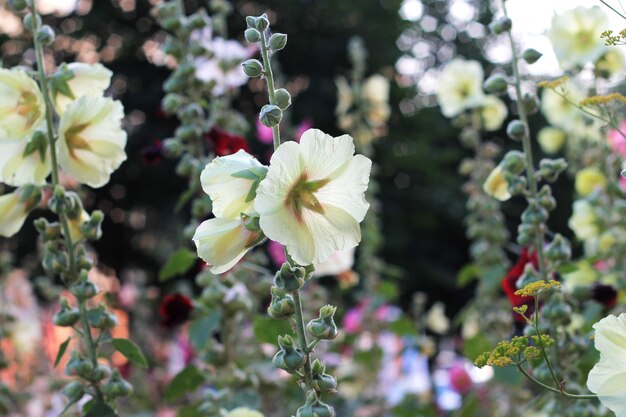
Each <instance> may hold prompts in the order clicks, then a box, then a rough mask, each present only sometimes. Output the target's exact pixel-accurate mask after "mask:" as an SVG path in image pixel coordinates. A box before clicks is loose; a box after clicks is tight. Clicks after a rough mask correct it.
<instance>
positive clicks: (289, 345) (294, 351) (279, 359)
mask: <svg viewBox="0 0 626 417" xmlns="http://www.w3.org/2000/svg"><path fill="white" fill-rule="evenodd" d="M278 345H279V346H280V350H279V351H278V352H277V353H276V355H274V358H273V359H272V363H273V364H274V366H276V367H277V368H280V369H283V370H285V371H287V372H289V373H294V372H295V371H297V370H298V369H300V368H301V367H302V366H303V365H304V364H305V362H306V354H305V353H304V351H303V350H302V349H300V348H299V347H296V346H295V345H294V340H293V338H292V337H291V336H289V335H287V336H278Z"/></svg>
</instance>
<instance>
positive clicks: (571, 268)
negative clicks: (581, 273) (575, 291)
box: [557, 264, 578, 275]
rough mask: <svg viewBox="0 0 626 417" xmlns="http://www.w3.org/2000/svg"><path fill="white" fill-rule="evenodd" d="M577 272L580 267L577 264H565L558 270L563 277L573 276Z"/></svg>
mask: <svg viewBox="0 0 626 417" xmlns="http://www.w3.org/2000/svg"><path fill="white" fill-rule="evenodd" d="M577 270H578V266H577V265H576V264H565V265H561V266H560V267H558V268H557V272H558V273H559V274H561V275H565V274H571V273H572V272H575V271H577Z"/></svg>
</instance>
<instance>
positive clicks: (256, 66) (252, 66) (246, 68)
mask: <svg viewBox="0 0 626 417" xmlns="http://www.w3.org/2000/svg"><path fill="white" fill-rule="evenodd" d="M248 30H250V29H248ZM253 30H254V29H253ZM241 66H242V67H243V72H245V73H246V75H247V76H248V77H251V78H256V77H260V76H261V75H263V71H264V70H263V64H261V61H259V60H258V59H249V60H247V61H245V62H244V63H243V64H241Z"/></svg>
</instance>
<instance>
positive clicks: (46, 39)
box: [35, 25, 55, 46]
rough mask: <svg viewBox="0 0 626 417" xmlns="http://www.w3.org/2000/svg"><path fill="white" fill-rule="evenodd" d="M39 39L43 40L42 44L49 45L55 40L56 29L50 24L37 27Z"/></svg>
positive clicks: (39, 40)
mask: <svg viewBox="0 0 626 417" xmlns="http://www.w3.org/2000/svg"><path fill="white" fill-rule="evenodd" d="M35 36H36V37H37V41H38V42H41V44H42V45H44V46H47V45H50V44H51V43H52V42H54V36H55V35H54V30H53V29H52V28H51V27H50V26H48V25H43V26H41V27H40V28H39V29H37V34H36V35H35Z"/></svg>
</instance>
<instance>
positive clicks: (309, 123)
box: [295, 117, 313, 142]
mask: <svg viewBox="0 0 626 417" xmlns="http://www.w3.org/2000/svg"><path fill="white" fill-rule="evenodd" d="M311 128H313V120H312V119H310V118H308V117H307V118H306V119H304V120H303V121H301V122H300V124H299V125H298V127H296V132H295V135H296V141H297V142H300V137H301V136H302V134H303V133H304V132H306V131H307V130H309V129H311Z"/></svg>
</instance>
